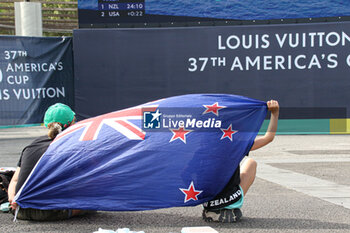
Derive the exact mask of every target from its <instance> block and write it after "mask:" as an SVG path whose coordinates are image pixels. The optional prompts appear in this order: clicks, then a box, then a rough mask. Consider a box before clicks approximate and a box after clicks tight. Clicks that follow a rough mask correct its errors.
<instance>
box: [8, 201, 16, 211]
mask: <svg viewBox="0 0 350 233" xmlns="http://www.w3.org/2000/svg"><path fill="white" fill-rule="evenodd" d="M17 206H18V204H17V203H16V202H10V208H11V209H13V210H15V209H17Z"/></svg>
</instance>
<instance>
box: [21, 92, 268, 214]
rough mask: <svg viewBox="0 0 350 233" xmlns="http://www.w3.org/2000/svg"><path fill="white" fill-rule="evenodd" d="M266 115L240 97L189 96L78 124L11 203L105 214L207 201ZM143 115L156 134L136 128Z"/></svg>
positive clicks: (50, 151) (65, 133) (258, 105)
mask: <svg viewBox="0 0 350 233" xmlns="http://www.w3.org/2000/svg"><path fill="white" fill-rule="evenodd" d="M177 111H180V112H181V114H183V116H185V118H186V117H187V116H188V119H185V118H183V117H182V118H181V119H180V120H177V119H176V117H177V114H176V113H177ZM266 111H267V107H266V103H265V102H262V101H258V100H253V99H249V98H246V97H242V96H235V95H223V94H193V95H184V96H176V97H171V98H166V99H162V100H159V101H155V102H150V103H147V104H144V105H140V106H136V107H133V108H128V109H124V110H120V111H116V112H112V113H108V114H104V115H101V116H97V117H94V118H89V119H86V120H83V121H80V122H78V123H76V124H75V125H73V126H70V127H69V128H68V129H66V130H64V131H63V132H62V133H61V134H59V135H58V136H57V137H56V139H55V140H54V141H53V143H52V144H51V145H50V147H49V148H48V150H47V151H46V153H45V154H44V155H43V156H42V158H41V159H40V161H39V162H38V164H37V166H36V167H35V169H34V171H33V172H32V174H31V176H30V177H29V179H28V180H27V182H26V184H25V185H24V186H23V187H22V189H21V190H20V193H19V194H18V195H17V196H16V202H17V203H18V204H19V205H20V206H21V207H22V208H36V209H90V210H106V211H124V210H125V211H130V210H147V209H157V208H167V207H175V206H193V205H198V204H201V203H204V202H207V201H209V200H211V199H213V198H214V197H215V196H216V195H217V194H218V193H219V192H220V191H221V190H222V189H223V188H224V187H225V185H226V184H227V183H228V181H229V180H230V178H231V176H232V175H233V173H234V171H235V170H236V169H237V167H238V166H239V163H240V161H241V160H242V158H243V157H244V156H245V155H246V154H247V153H248V152H249V150H250V148H251V146H252V145H253V142H254V139H255V137H256V135H257V133H258V131H259V129H260V127H261V124H262V122H263V120H264V118H265V116H266ZM144 112H147V113H149V114H152V116H151V118H149V119H150V121H158V122H159V123H160V124H161V126H162V127H161V129H159V130H158V129H157V130H147V129H144V128H143V125H144V124H143V123H144V122H143V120H144V119H143V115H144V114H143V113H144ZM169 116H171V117H172V118H171V119H170V118H169ZM167 117H168V118H167Z"/></svg>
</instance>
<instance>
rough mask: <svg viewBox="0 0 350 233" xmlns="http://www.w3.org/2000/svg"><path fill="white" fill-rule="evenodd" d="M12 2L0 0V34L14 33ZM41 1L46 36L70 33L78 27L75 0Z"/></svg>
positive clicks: (76, 3)
mask: <svg viewBox="0 0 350 233" xmlns="http://www.w3.org/2000/svg"><path fill="white" fill-rule="evenodd" d="M14 2H18V0H0V34H1V35H14V34H15V10H14ZM36 2H41V3H42V19H43V32H44V35H46V36H55V35H71V34H72V30H73V29H75V28H78V1H77V0H57V1H55V0H38V1H36Z"/></svg>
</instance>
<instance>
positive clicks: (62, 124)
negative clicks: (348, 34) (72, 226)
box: [8, 103, 78, 221]
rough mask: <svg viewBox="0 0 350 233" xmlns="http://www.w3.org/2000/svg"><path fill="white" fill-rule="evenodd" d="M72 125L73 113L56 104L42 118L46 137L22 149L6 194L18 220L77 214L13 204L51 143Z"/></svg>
mask: <svg viewBox="0 0 350 233" xmlns="http://www.w3.org/2000/svg"><path fill="white" fill-rule="evenodd" d="M74 123H75V113H74V112H73V111H72V110H71V109H70V108H69V107H68V106H67V105H64V104H60V103H58V104H55V105H52V106H50V107H49V108H48V110H47V111H46V113H45V118H44V124H45V126H46V127H47V128H48V129H49V131H48V135H45V136H41V137H39V138H37V139H35V140H34V141H33V142H32V143H31V144H29V145H28V146H26V147H25V148H24V149H23V151H22V153H21V157H20V159H19V161H18V163H17V169H16V172H15V174H14V176H13V178H12V180H11V183H10V185H9V192H8V196H9V202H10V204H11V208H12V209H13V210H15V209H17V210H18V209H19V210H18V214H17V218H18V219H24V220H40V221H48V220H61V219H67V218H70V217H71V216H73V215H74V214H76V213H78V211H75V210H38V209H23V208H18V206H17V204H16V203H14V202H13V200H14V197H15V194H17V193H18V192H20V189H21V187H22V186H23V184H24V183H25V181H26V180H27V178H28V177H29V175H30V173H31V171H32V170H33V168H34V167H35V165H36V163H37V162H38V161H39V160H40V158H41V156H42V155H43V154H44V153H45V151H46V150H47V148H48V147H49V146H50V144H51V142H52V141H53V140H54V139H55V137H56V136H57V135H58V134H59V133H60V132H62V131H63V130H65V129H66V128H68V127H69V126H70V125H72V124H74Z"/></svg>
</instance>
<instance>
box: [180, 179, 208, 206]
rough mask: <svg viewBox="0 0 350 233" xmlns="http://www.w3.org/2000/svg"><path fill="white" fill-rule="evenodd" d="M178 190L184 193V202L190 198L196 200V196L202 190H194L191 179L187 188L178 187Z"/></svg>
mask: <svg viewBox="0 0 350 233" xmlns="http://www.w3.org/2000/svg"><path fill="white" fill-rule="evenodd" d="M180 190H181V192H183V193H184V194H185V200H184V203H186V202H188V201H189V200H191V199H192V200H194V201H197V200H198V198H197V196H198V195H199V194H201V193H202V192H203V191H201V190H196V189H195V188H194V184H193V181H192V182H191V184H190V187H188V189H182V188H180Z"/></svg>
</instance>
